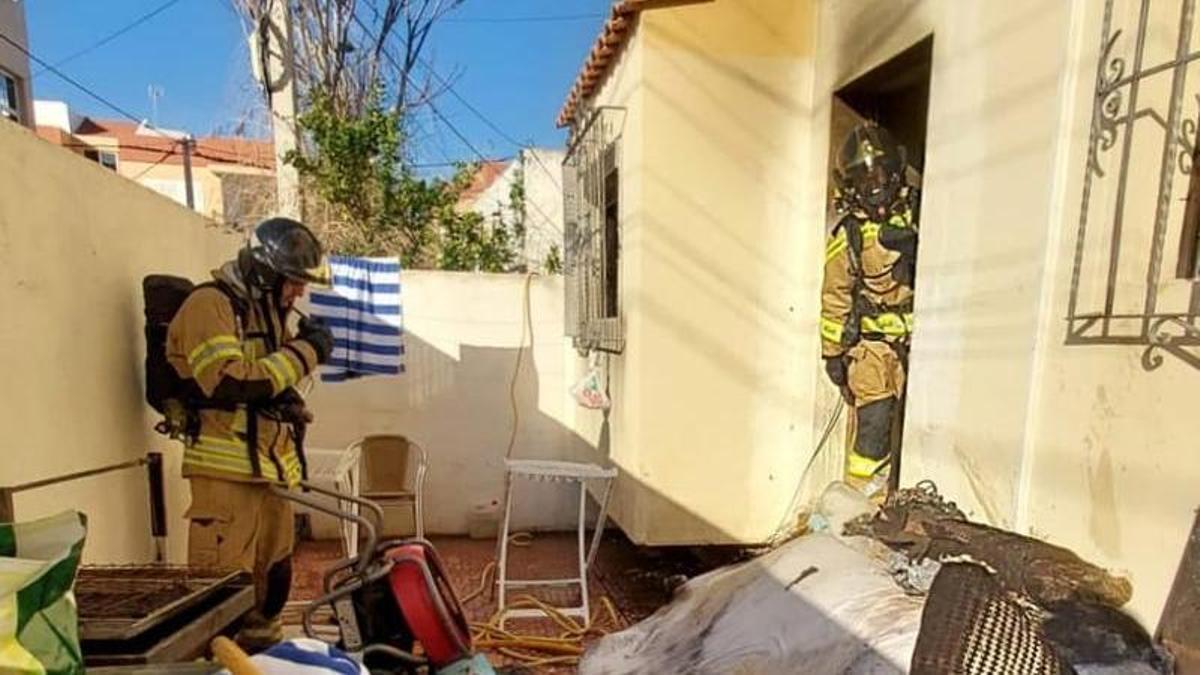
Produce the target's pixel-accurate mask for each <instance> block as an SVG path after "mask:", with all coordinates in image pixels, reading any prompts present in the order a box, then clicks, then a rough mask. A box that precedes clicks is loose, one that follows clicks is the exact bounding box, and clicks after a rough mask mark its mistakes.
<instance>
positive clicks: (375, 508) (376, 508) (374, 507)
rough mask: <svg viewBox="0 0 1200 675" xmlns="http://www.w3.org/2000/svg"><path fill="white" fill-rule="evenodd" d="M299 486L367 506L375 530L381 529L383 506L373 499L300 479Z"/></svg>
mask: <svg viewBox="0 0 1200 675" xmlns="http://www.w3.org/2000/svg"><path fill="white" fill-rule="evenodd" d="M300 486H301V487H304V488H307V489H309V490H311V491H313V492H316V493H317V494H322V495H326V496H328V497H333V498H335V499H339V500H344V501H348V502H351V503H354V504H358V505H360V506H365V507H367V509H369V510H370V511H371V513H373V514H375V522H376V526H375V527H376V531H377V532H382V531H383V507H382V506H380V505H379V504H376V503H375V502H374V501H372V500H370V499H365V498H363V497H358V496H355V495H349V494H346V493H344V492H338V491H337V490H330V489H329V488H326V487H321V486H320V485H316V484H314V483H310V482H308V481H301V483H300Z"/></svg>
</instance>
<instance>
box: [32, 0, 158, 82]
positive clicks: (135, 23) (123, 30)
mask: <svg viewBox="0 0 1200 675" xmlns="http://www.w3.org/2000/svg"><path fill="white" fill-rule="evenodd" d="M179 2H180V0H167V1H166V2H164V3H163V4H161V5H159V6H158V7H156V8H154V9H153V10H151V11H149V12H147V13H145V14H143V15H141V16H139V17H138V18H136V19H134V20H133V21H131V22H129V23H128V24H126V25H124V26H122V27H121V28H118V29H117V30H115V31H113V32H112V33H109V34H108V35H106V36H104V37H103V38H101V39H100V40H98V41H96V42H95V43H93V44H91V45H89V46H87V47H84V48H83V49H80V50H79V51H77V52H75V53H73V54H71V55H70V56H67V57H64V58H62V59H60V60H59V61H57V62H56V63H55V64H54V65H55V66H61V65H64V64H66V63H67V62H69V61H73V60H75V59H77V58H79V57H80V56H83V55H84V54H89V53H91V52H93V51H95V50H97V49H99V48H101V47H103V46H104V45H106V44H108V43H110V42H112V41H113V40H116V39H117V38H119V37H121V36H122V35H124V34H126V33H128V32H129V31H131V30H133V29H134V28H137V27H138V26H140V25H142V24H144V23H146V22H147V21H149V20H150V19H153V18H154V17H156V16H158V15H159V14H162V13H163V12H165V11H167V10H168V9H170V8H171V7H172V6H173V5H176V4H178V3H179ZM46 70H47V69H46V68H43V69H42V70H39V71H38V72H36V73H34V74H33V76H34V77H38V76H40V75H41V74H42V73H44V72H46Z"/></svg>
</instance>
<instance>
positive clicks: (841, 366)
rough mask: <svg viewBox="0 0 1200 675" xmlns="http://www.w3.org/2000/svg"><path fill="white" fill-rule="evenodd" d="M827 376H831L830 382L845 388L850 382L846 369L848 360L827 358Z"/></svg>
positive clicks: (838, 357)
mask: <svg viewBox="0 0 1200 675" xmlns="http://www.w3.org/2000/svg"><path fill="white" fill-rule="evenodd" d="M825 374H826V375H828V376H829V381H830V382H832V383H833V384H834V386H836V387H845V386H846V384H847V383H848V382H849V381H850V378H849V373H848V372H847V369H846V359H844V358H842V357H840V356H830V357H826V358H825Z"/></svg>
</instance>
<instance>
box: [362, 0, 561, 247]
mask: <svg viewBox="0 0 1200 675" xmlns="http://www.w3.org/2000/svg"><path fill="white" fill-rule="evenodd" d="M371 9H372V11H373V12H374V13H375V17H376V18H379V10H377V9H375V8H374V7H373V6H372V8H371ZM351 18H352V19H353V20H354V22H355V23H357V24H358V26H359V28H361V29H362V30H363V31H364V32H366V33H367V35H370V34H371V30H370V28H369V27H368V26H367V25H366V24H365V23H363V21H362V19H360V18H359V17H358V15H357V14H351ZM380 52H381V53H382V54H383V55H384V56H385V57H387V59H388V61H390V62H391V64H392V67H394V68H396V69H398V70H400V71H401V72H403V69H402V68H401V66H400V64H399V63H397V61H396V58H395V57H394V56H393V55H392V53H391V52H390V51H388V49H387V47H386V45H385V46H383V48H382V49H381V50H380ZM417 63H418V64H419V65H420V66H421V67H422V68H424V69H425V71H426V72H428V73H429V75H430V77H432V78H434V79H435V80H437V81H438V82H439V83H440V84H441V85H442V86H443V87H445V88H446V91H448V92H450V94H451V95H452V96H454V98H456V99H457V100H458V101H459V102H460V103H462V104H463V106H464V107H466V108H467V110H470V111H471V112H472V113H474V114H475V116H476V117H478V118H479V119H481V120H483V122H484V124H486V125H487V126H488V127H489V128H491V129H492V130H493V131H495V132H496V133H497V134H499V135H500V137H501V138H503V139H504V140H506V141H508V142H509V143H511V144H513V145H515V146H517V147H518V148H522V149H524V148H525V147H526V146H525V144H523V143H521V142H519V141H517V140H516V139H514V138H513V137H512V136H511V135H509V134H508V133H506V132H505V131H504V130H503V129H501V128H500V127H499V126H498V125H497V124H496V123H495V122H492V121H491V119H489V118H488V117H487V116H486V115H484V114H483V112H482V111H480V110H479V109H478V108H476V107H475V106H474V105H472V104H471V103H470V102H469V101H467V100H466V98H464V97H463V96H462V95H461V94H459V93H458V91H457V90H455V89H454V86H453V85H452V84H451V83H450V82H449V81H448V80H446V79H445V78H443V77H442V76H441V75H439V74H438V72H437V71H436V70H434V69H433V67H432V66H431V65H430V64H429V62H427V61H426V60H425V59H423V58H422V57H421V56H420V55H419V54H418V55H417ZM428 103H429V109H430V110H431V111H432V112H433V114H434V115H435V116H436V117H437V118H438V119H439V120H441V121H442V123H443V124H445V125H446V126H447V127H449V128H450V131H451V133H453V134H454V136H455V137H457V138H458V140H459V141H461V142H462V144H463V145H465V146H466V147H467V148H468V149H470V150H471V151H472V152H474V153H475V155H476V156H477V157H478V158H479V159H480V160H481V161H484V162H486V161H488V159H487V157H485V156H484V154H483V153H482V152H480V151H479V149H478V148H476V147H475V145H474V144H472V143H471V141H470V140H469V139H468V138H467V137H466V135H465V134H463V133H462V131H460V130H459V129H458V127H456V126H454V124H453V123H452V122H451V121H450V120H449V119H447V118H446V116H445V115H444V114H442V111H441V110H439V109H438V107H437V106H436V105H435V104H434V102H433V101H429V102H428ZM531 154H532V155H533V159H534V161H535V162H536V163H537V164H538V165H539V166H540V167H541V169H542V171H543V172H545V174H546V175H547V176H548V177H549V178H550V180H551V182H553V183H554V184H555V186H556V187H557V188H558V189H559V190H560V191H561V190H562V183H561V182H560V181H559V180H558V179H557V178H556V177H555V176H554V174H553V173H552V172H551V171H550V170H549V169H548V168H547V167H546V165H545V164H544V163H542V160H541V158H540V157H538V156H537V153H531ZM526 203H528V204H531V205H532V206H533V208H534V209H535V210H536V211H537V212H538V213H539V214H540V215H541V216H542V218H543V219H544V220H545V222H547V223H549V224H550V225H551V226H552V227H554V229H555V230H557V231H558V232H559V234H562V233H563V232H562V229H561V228H559V227H558V225H557V224H556V223H555V222H554V219H553V218H551V217H550V216H548V215H546V212H545V211H543V210H542V208H541V206H539V205H538V204H537V202H534V201H527V202H526Z"/></svg>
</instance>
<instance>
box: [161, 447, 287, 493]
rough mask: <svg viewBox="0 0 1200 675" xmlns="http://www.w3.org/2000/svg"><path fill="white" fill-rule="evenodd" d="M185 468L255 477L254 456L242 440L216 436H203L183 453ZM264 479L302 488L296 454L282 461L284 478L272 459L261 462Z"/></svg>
mask: <svg viewBox="0 0 1200 675" xmlns="http://www.w3.org/2000/svg"><path fill="white" fill-rule="evenodd" d="M183 464H184V466H185V467H191V468H194V469H199V470H201V471H210V472H211V471H219V472H221V473H232V474H237V475H242V476H246V477H250V476H253V475H254V469H253V466H252V465H251V464H250V456H249V455H248V454H247V449H246V443H245V442H244V441H241V440H238V439H224V438H216V437H213V436H200V437H199V438H198V439H196V442H195V443H193V444H191V445H189V446H188V447H187V448H185V449H184V451H183ZM259 464H260V468H261V469H262V474H263V478H266V479H267V480H271V481H276V482H280V483H283V482H286V483H287V484H288V485H289V486H295V485H297V484H299V482H300V478H301V471H300V459H299V458H298V457H297V456H296V453H294V452H292V453H288V454H286V455H284V457H283V458H282V459H281V460H280V464H282V465H283V473H284V475H283V476H280V475H279V471H278V470H277V469H276V467H275V463H274V462H272V461H271V459H270V458H269V457H261V461H260V462H259Z"/></svg>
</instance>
